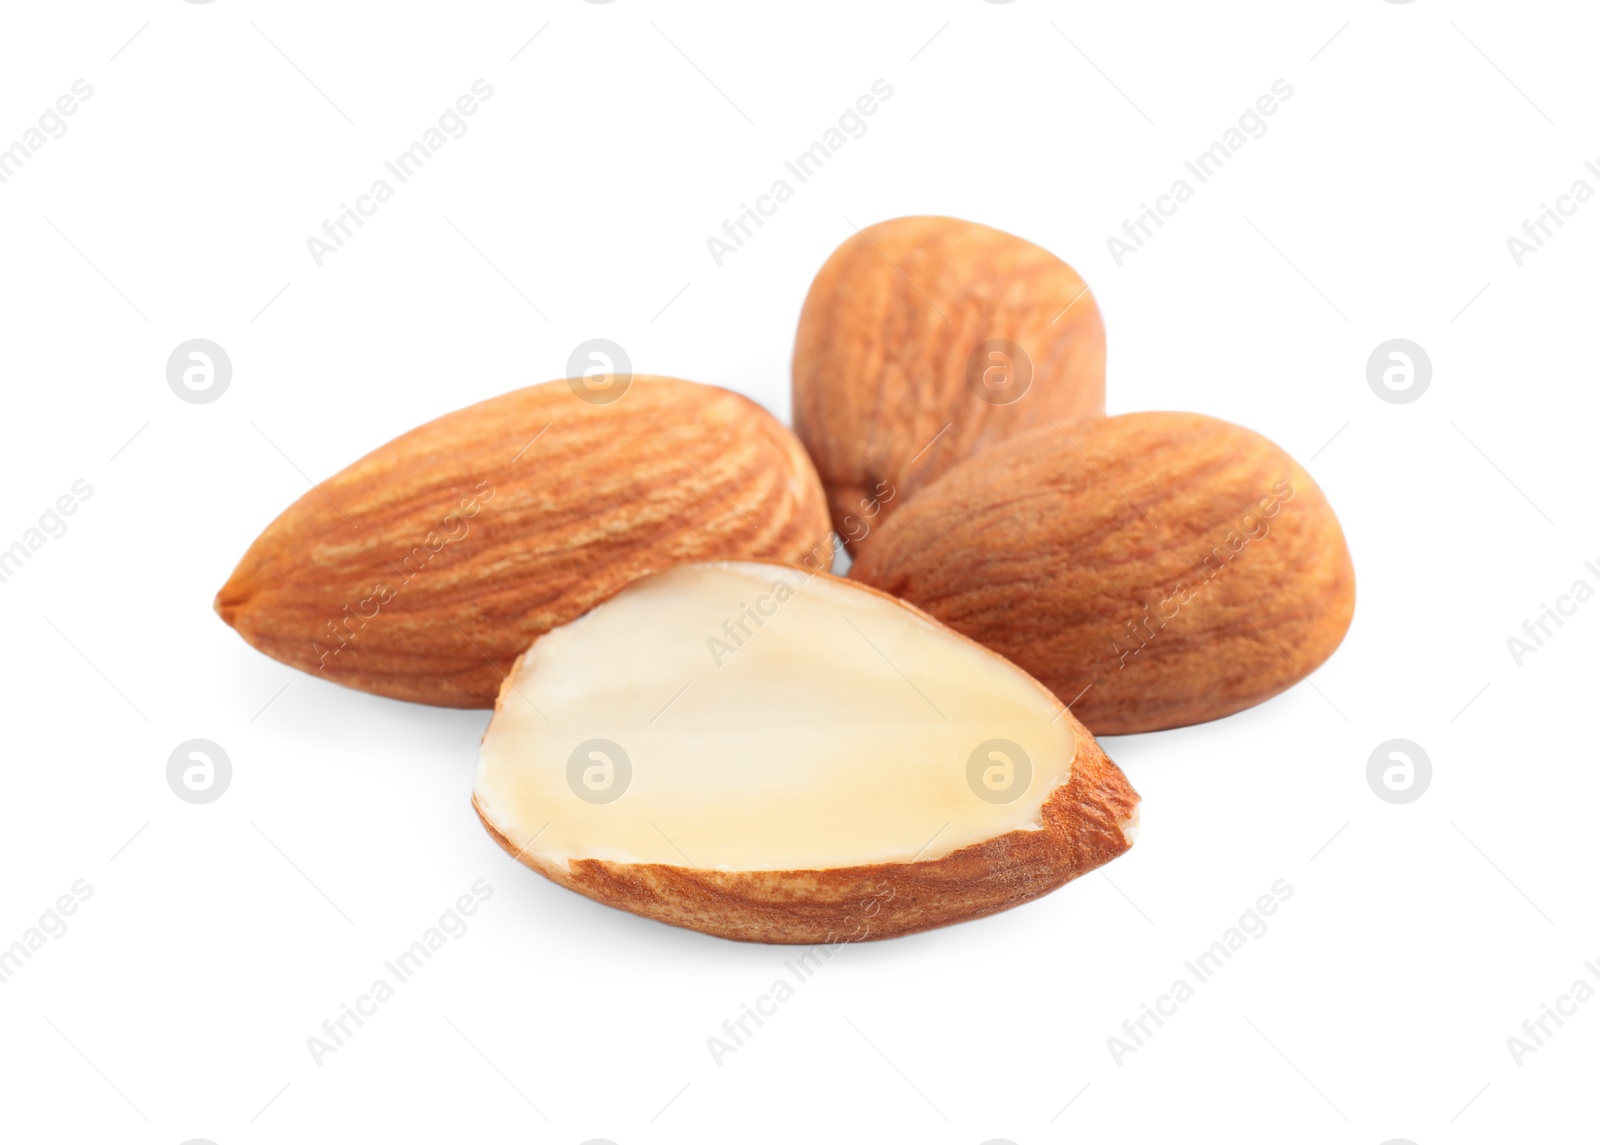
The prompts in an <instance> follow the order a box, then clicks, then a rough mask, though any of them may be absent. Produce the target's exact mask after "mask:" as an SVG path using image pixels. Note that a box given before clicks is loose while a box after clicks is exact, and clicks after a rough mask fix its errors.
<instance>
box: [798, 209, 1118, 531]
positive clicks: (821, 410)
mask: <svg viewBox="0 0 1600 1145" xmlns="http://www.w3.org/2000/svg"><path fill="white" fill-rule="evenodd" d="M1105 360H1106V343H1105V329H1104V327H1103V326H1102V324H1101V321H1100V310H1099V308H1098V307H1097V306H1096V305H1095V301H1094V296H1093V295H1091V294H1090V293H1089V289H1088V287H1087V286H1086V285H1085V284H1084V281H1083V279H1081V278H1079V277H1078V275H1077V273H1076V272H1075V271H1074V270H1073V269H1072V268H1071V267H1070V266H1068V265H1067V264H1066V263H1064V262H1062V261H1061V260H1060V259H1059V258H1057V257H1056V256H1055V255H1053V254H1051V253H1050V252H1049V251H1047V250H1044V249H1043V248H1041V247H1037V246H1035V245H1034V244H1033V243H1031V242H1028V241H1026V240H1025V239H1020V238H1017V237H1016V236H1015V235H1009V234H1006V233H1005V232H1004V231H997V230H995V229H993V228H992V227H985V226H981V225H979V224H977V223H969V222H964V221H962V220H960V219H946V218H937V217H924V218H904V219H891V220H889V221H888V222H883V223H878V224H876V225H874V226H870V227H868V228H867V229H866V230H864V231H860V232H858V233H857V234H856V235H855V236H854V237H853V238H850V239H849V240H847V241H846V242H845V243H844V244H843V245H842V246H840V247H839V249H838V250H836V251H834V252H833V254H832V255H831V256H830V257H829V258H828V261H827V262H826V263H825V264H824V265H823V267H822V270H821V271H819V272H818V274H817V277H816V281H814V282H813V283H812V284H811V292H810V293H809V294H808V295H807V296H806V301H805V307H804V309H803V310H802V311H801V314H800V328H799V332H798V333H797V334H796V336H795V347H794V424H795V432H796V433H798V434H799V435H800V440H801V441H803V442H805V444H806V448H807V449H808V450H810V452H811V457H812V460H814V461H815V462H816V464H817V469H818V471H819V472H820V473H821V475H822V484H823V487H824V488H825V489H826V490H827V491H828V505H829V508H830V510H831V512H832V514H833V523H834V528H835V529H836V530H837V531H838V533H839V535H840V536H841V537H843V538H844V539H845V542H846V543H847V544H848V545H850V546H851V547H852V548H853V547H854V545H855V543H856V542H857V541H859V540H860V539H861V538H862V537H864V536H865V535H866V533H867V531H868V530H869V529H871V528H873V527H876V526H877V525H878V524H881V523H882V522H883V521H885V520H887V519H888V518H889V516H890V515H891V514H893V513H894V512H895V511H896V510H898V509H899V508H900V506H901V505H903V504H905V502H906V501H907V500H908V499H909V498H910V496H911V495H912V494H913V493H914V492H916V490H917V489H919V488H921V487H922V486H924V485H926V484H927V483H928V482H930V481H932V480H933V479H934V478H936V477H938V476H939V475H940V474H941V473H943V472H944V471H945V470H946V469H949V468H950V467H951V466H952V465H954V464H956V463H957V462H959V461H962V460H963V459H965V458H967V457H970V456H972V455H973V454H975V453H977V452H978V451H979V450H981V449H984V448H987V447H990V446H992V445H993V444H994V443H995V442H998V441H1002V440H1004V439H1005V438H1007V437H1010V436H1012V435H1014V434H1017V433H1020V432H1023V431H1025V430H1030V429H1033V428H1035V427H1037V426H1042V425H1046V424H1048V423H1049V422H1050V421H1056V422H1060V423H1066V422H1070V421H1075V420H1077V419H1079V418H1083V417H1090V416H1100V415H1102V414H1104V413H1105Z"/></svg>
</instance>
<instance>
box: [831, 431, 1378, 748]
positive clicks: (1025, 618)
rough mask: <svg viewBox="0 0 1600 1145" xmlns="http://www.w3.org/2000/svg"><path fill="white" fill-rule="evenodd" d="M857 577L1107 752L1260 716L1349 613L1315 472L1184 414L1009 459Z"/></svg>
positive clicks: (978, 463) (983, 461) (957, 478)
mask: <svg viewBox="0 0 1600 1145" xmlns="http://www.w3.org/2000/svg"><path fill="white" fill-rule="evenodd" d="M850 575H851V577H852V578H854V579H856V580H860V581H862V582H863V583H866V584H870V585H873V586H875V587H877V588H880V589H883V590H884V591H886V592H892V593H895V594H896V595H898V596H903V597H905V598H906V599H907V600H909V601H911V602H912V603H913V604H915V605H917V606H918V607H920V608H923V609H926V610H927V611H928V612H929V613H931V614H932V615H934V616H936V617H938V618H939V619H940V620H942V621H943V622H944V623H946V624H948V625H950V626H951V627H952V628H954V629H955V630H956V631H958V632H962V633H965V634H966V635H967V636H970V637H972V638H973V639H974V640H977V641H979V642H981V643H983V644H985V645H987V646H988V647H990V648H992V649H994V650H995V651H996V652H999V653H1000V654H1001V655H1003V656H1005V657H1007V658H1009V659H1010V660H1012V661H1014V662H1015V663H1016V664H1018V665H1019V666H1021V667H1022V668H1023V669H1025V670H1026V671H1028V672H1030V673H1032V674H1033V675H1034V676H1036V677H1037V678H1038V679H1039V680H1040V681H1042V682H1043V683H1044V684H1045V686H1047V687H1049V688H1051V689H1052V690H1053V691H1054V692H1055V693H1056V695H1057V696H1060V697H1062V698H1063V699H1064V700H1066V701H1067V702H1069V703H1070V704H1071V705H1072V710H1073V712H1074V713H1075V714H1076V715H1077V716H1078V717H1079V718H1080V719H1082V720H1083V722H1084V723H1085V724H1086V725H1087V726H1088V727H1089V728H1091V729H1093V731H1094V732H1095V734H1097V735H1120V734H1124V733H1128V732H1143V731H1154V730H1157V729H1160V728H1172V727H1180V726H1182V725H1184V724H1193V723H1199V722H1201V721H1204V720H1213V719H1217V718H1218V717H1220V716H1225V715H1228V714H1230V713H1232V712H1237V711H1239V710H1240V709H1242V708H1247V707H1249V706H1250V705H1252V704H1258V703H1260V702H1261V701H1262V700H1265V699H1267V698H1268V697H1269V696H1274V695H1276V694H1277V693H1279V692H1281V691H1283V690H1284V689H1285V688H1287V687H1289V686H1290V685H1291V684H1294V683H1295V682H1296V681H1298V680H1300V679H1301V678H1302V677H1304V676H1305V675H1306V673H1308V672H1310V671H1311V670H1312V669H1313V668H1315V667H1317V665H1319V664H1321V663H1322V662H1323V661H1324V660H1326V659H1327V658H1328V656H1329V655H1331V654H1332V652H1333V650H1334V649H1335V648H1336V647H1338V645H1339V642H1340V640H1342V639H1343V638H1344V634H1345V630H1346V629H1347V628H1349V626H1350V617H1351V613H1352V611H1353V609H1354V607H1355V573H1354V570H1353V569H1352V567H1351V564H1350V553H1349V550H1348V549H1347V548H1346V547H1345V540H1344V534H1343V532H1342V531H1341V530H1340V528H1339V522H1338V519H1337V518H1336V517H1335V516H1334V514H1333V510H1332V509H1331V508H1330V507H1329V505H1328V502H1327V500H1326V499H1325V498H1324V497H1323V495H1322V491H1321V490H1320V489H1318V488H1317V485H1316V483H1315V482H1314V481H1312V480H1311V478H1310V476H1308V475H1307V474H1306V472H1305V470H1303V469H1302V468H1300V466H1299V465H1297V464H1295V462H1294V460H1293V459H1292V458H1290V457H1289V455H1288V454H1286V453H1284V452H1283V450H1281V449H1279V448H1278V447H1277V446H1276V445H1274V444H1273V443H1272V442H1270V441H1268V440H1267V439H1266V438H1264V437H1261V436H1260V435H1259V434H1255V433H1252V432H1250V431H1249V430H1246V429H1241V428H1239V427H1238V426H1235V425H1230V424H1228V423H1227V422H1224V421H1218V420H1216V419H1215V418H1209V417H1202V416H1200V415H1199V414H1189V413H1136V414H1126V415H1123V416H1121V417H1114V418H1109V419H1106V420H1103V421H1096V422H1088V423H1085V424H1083V425H1081V426H1079V427H1075V428H1070V429H1069V428H1052V429H1044V430H1041V431H1038V432H1036V433H1032V434H1028V435H1026V436H1023V437H1018V438H1015V439H1013V440H1011V441H1008V442H1007V443H1005V445H1004V446H1001V447H999V448H997V449H995V450H994V451H993V452H991V453H987V454H984V455H983V456H981V457H977V458H974V459H972V460H971V461H968V462H966V463H965V464H963V465H960V466H957V467H956V468H954V469H952V470H950V472H948V473H946V474H945V475H944V477H942V478H941V479H940V480H939V481H937V482H935V483H934V484H932V485H930V486H928V488H927V489H925V490H923V491H922V492H921V493H919V494H918V495H917V496H916V497H915V498H913V499H912V500H911V501H910V502H909V503H908V504H907V505H906V506H905V507H904V508H903V509H902V510H901V511H900V512H899V513H898V514H896V516H895V517H894V519H893V520H892V521H890V522H889V523H888V524H886V525H884V526H883V527H882V528H880V529H877V530H874V532H873V534H872V536H871V537H870V538H869V539H868V541H867V542H866V544H864V545H863V546H862V547H861V551H860V553H859V555H858V557H857V560H856V563H855V564H854V565H853V566H852V568H851V570H850Z"/></svg>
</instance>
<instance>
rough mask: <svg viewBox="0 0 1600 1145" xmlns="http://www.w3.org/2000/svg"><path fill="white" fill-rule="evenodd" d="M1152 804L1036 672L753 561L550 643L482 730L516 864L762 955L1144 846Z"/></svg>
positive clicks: (877, 933)
mask: <svg viewBox="0 0 1600 1145" xmlns="http://www.w3.org/2000/svg"><path fill="white" fill-rule="evenodd" d="M1138 798H1139V797H1138V796H1137V795H1136V794H1135V793H1134V791H1133V789H1132V788H1131V787H1129V785H1128V781H1127V780H1126V778H1124V777H1123V775H1122V772H1121V771H1119V770H1118V769H1117V767H1116V765H1115V764H1113V763H1112V762H1111V761H1110V760H1109V759H1107V758H1106V756H1105V753H1104V752H1102V751H1101V750H1100V747H1099V745H1098V744H1096V743H1095V741H1094V737H1092V736H1091V735H1090V734H1089V733H1088V732H1087V731H1086V730H1085V729H1084V728H1083V726H1082V725H1081V724H1079V723H1078V721H1077V720H1075V719H1074V718H1073V717H1072V715H1071V713H1069V712H1067V711H1066V709H1065V708H1064V707H1063V706H1062V705H1061V704H1060V703H1059V702H1058V701H1057V700H1056V699H1055V697H1054V696H1052V695H1051V694H1050V693H1049V692H1048V691H1046V690H1045V689H1044V688H1043V687H1042V686H1041V685H1040V684H1039V683H1038V682H1037V681H1035V680H1032V679H1030V678H1029V677H1028V675H1027V674H1026V673H1025V672H1023V671H1022V670H1021V669H1019V668H1017V667H1016V666H1015V665H1013V664H1009V663H1007V662H1006V661H1005V660H1003V659H1001V658H1000V657H999V656H996V655H995V654H994V653H992V652H989V651H987V650H985V649H983V648H981V647H979V646H978V645H977V644H974V643H973V642H971V641H970V640H967V639H965V638H964V637H961V636H959V635H957V634H956V633H954V632H952V631H950V630H949V629H948V628H946V627H944V625H942V624H940V623H938V622H937V621H935V620H933V619H932V618H931V617H928V616H927V615H925V614H924V613H922V612H919V611H918V610H917V609H915V608H912V607H911V606H910V605H907V604H905V603H904V602H902V601H899V600H896V599H894V598H893V597H889V596H886V595H884V594H882V593H879V592H875V591H873V590H871V589H869V588H866V587H864V586H862V585H858V584H853V583H851V582H850V581H847V580H843V579H840V578H838V577H832V576H828V575H827V574H825V573H808V572H805V571H803V570H799V569H794V568H789V567H784V566H780V565H773V564H761V563H754V562H720V563H706V564H697V565H689V566H683V567H679V568H675V569H672V570H670V571H668V572H665V573H661V574H659V575H656V576H653V577H650V578H648V579H645V580H640V581H636V582H635V583H634V584H632V585H630V586H629V587H628V588H626V589H624V590H623V591H622V592H621V593H619V594H618V595H617V596H615V597H614V598H612V599H611V600H609V601H607V602H605V603H603V604H601V605H599V606H597V607H596V608H595V609H593V610H592V611H591V612H589V613H588V614H587V615H585V616H582V617H580V618H579V619H577V620H575V621H573V622H572V623H570V624H567V625H564V626H562V627H559V628H555V629H552V630H551V631H550V632H547V633H546V634H545V635H543V636H541V637H540V638H539V639H538V640H537V641H536V642H535V643H534V644H533V646H532V647H531V648H529V649H528V651H527V653H526V654H525V655H523V656H522V658H521V659H520V660H519V661H518V662H517V665H516V667H515V668H514V669H513V671H512V673H511V676H510V678H509V679H508V680H507V681H506V685H505V688H504V690H503V691H502V692H501V693H500V699H499V703H498V704H497V705H496V707H495V714H494V718H493V719H492V720H491V721H490V724H489V730H488V731H487V733H485V735H484V738H483V746H482V748H481V750H480V754H479V760H478V770H477V779H476V782H475V784H474V792H473V804H474V806H475V807H476V808H477V811H478V814H479V816H480V817H481V818H482V820H483V822H484V825H485V826H486V827H487V828H488V830H489V833H490V834H491V835H492V836H493V838H494V839H495V841H496V842H498V843H499V844H500V845H501V846H502V847H503V848H505V850H506V851H508V852H509V853H510V854H512V855H513V856H514V857H515V858H517V859H518V860H520V861H521V862H523V863H525V864H527V865H528V866H529V867H531V868H533V869H534V870H536V871H538V872H539V873H540V874H543V875H545V876H546V877H547V878H549V879H551V880H553V881H555V882H557V883H559V884H560V885H562V886H564V887H568V888H570V889H572V890H574V891H577V892H579V893H580V894H584V895H587V896H589V897H590V898H593V899H595V900H597V901H599V902H602V903H605V904H607V905H609V906H613V907H618V908H620V909H622V910H628V911H632V912H634V913H635V914H640V915H644V916H645V917H647V918H653V919H658V920H660V921H662V922H668V923H672V924H673V925H676V926H684V927H689V928H692V929H694V930H700V931H704V932H705V933H707V934H714V935H720V936H722V937H725V938H736V939H744V940H748V941H754V942H780V943H836V942H851V941H861V940H864V939H877V938H890V937H893V936H894V935H897V934H906V933H909V932H911V931H917V930H926V929H928V928H930V927H936V926H943V925H946V924H948V923H953V922H960V921H962V920H964V919H969V918H975V917H977V916H979V915H985V914H990V913H993V912H994V911H998V910H1003V909H1005V908H1007V907H1010V906H1015V905H1017V904H1018V903H1022V902H1025V901H1027V900H1029V899H1032V898H1036V897H1038V896H1040V895H1043V894H1045V893H1046V892H1048V891H1050V890H1053V889H1054V888H1056V887H1058V886H1060V885H1061V884H1062V883H1065V882H1067V881H1068V880H1069V879H1073V878H1076V877H1077V876H1079V875H1082V874H1084V873H1085V872H1087V871H1090V870H1093V869H1094V868H1095V867H1098V866H1100V865H1101V864H1103V863H1106V862H1108V861H1110V860H1111V859H1113V858H1115V857H1116V856H1118V855H1120V854H1121V853H1122V852H1123V851H1125V850H1127V849H1128V847H1129V845H1130V844H1131V843H1132V841H1133V836H1134V833H1135V830H1136V826H1137V816H1138Z"/></svg>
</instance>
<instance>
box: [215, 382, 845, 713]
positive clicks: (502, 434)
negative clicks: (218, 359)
mask: <svg viewBox="0 0 1600 1145" xmlns="http://www.w3.org/2000/svg"><path fill="white" fill-rule="evenodd" d="M828 533H829V530H828V521H827V510H826V507H825V504H824V501H823V496H822V489H821V487H820V485H819V484H818V481H817V476H816V473H815V471H814V470H813V469H812V468H811V464H810V462H809V461H808V460H807V458H806V456H805V452H804V450H803V449H802V448H801V446H800V443H799V442H798V441H797V440H796V439H795V438H794V436H793V435H792V434H790V433H789V432H788V430H786V429H784V428H783V426H781V425H780V424H778V422H777V421H776V420H774V419H773V418H772V417H771V416H770V415H769V414H767V413H766V412H765V411H764V410H762V409H761V408H760V407H759V406H757V405H756V404H754V403H753V402H751V401H749V400H748V399H746V398H743V397H740V396H739V395H737V394H734V393H731V392H729V391H727V390H723V389H719V388H717V387H714V386H703V385H697V384H695V383H693V382H685V381H679V380H676V379H672V378H652V377H636V378H634V379H633V381H632V384H631V387H630V388H629V389H628V391H627V392H626V393H625V394H624V395H623V397H622V398H621V399H620V400H617V401H615V402H614V403H612V404H606V405H597V404H591V403H589V402H587V401H584V400H581V399H580V398H578V397H577V396H576V395H575V394H574V391H573V389H572V388H571V387H570V386H569V385H568V383H567V382H565V381H557V382H548V383H545V384H543V385H538V386H530V387H528V388H527V389H522V390H517V391H515V392H513V393H509V394H505V395H502V396H500V397H497V398H492V399H490V400H488V401H485V402H480V403H478V404H477V405H474V406H469V407H468V408H466V409H463V410H458V411H456V412H455V413H451V414H447V415H445V416H444V417H441V418H439V419H437V420H435V421H432V422H429V423H428V424H427V425H424V426H422V427H421V428H419V429H415V430H412V431H411V432H410V433H407V434H404V435H402V436H401V437H398V438H396V439H395V440H394V441H391V442H389V443H388V444H387V445H384V446H382V447H380V448H379V449H377V450H374V451H373V452H372V453H370V454H368V455H367V456H366V457H364V458H362V459H361V460H360V461H358V462H356V463H355V464H354V465H351V466H350V467H349V468H347V469H345V470H343V471H342V472H340V473H338V474H336V475H335V476H333V477H331V478H329V479H328V480H326V481H323V482H320V483H319V487H318V488H317V489H314V490H312V491H310V492H308V493H307V494H306V495H305V496H304V497H301V498H300V500H298V501H297V502H295V503H294V504H293V505H292V506H290V507H289V509H287V510H286V511H285V512H284V513H283V514H282V515H281V516H280V517H279V518H278V519H277V520H276V521H274V522H273V523H272V524H271V525H270V526H268V528H267V530H266V531H265V532H264V533H262V534H261V536H260V537H259V538H257V540H256V541H255V543H254V544H253V545H251V546H250V549H249V551H248V552H246V553H245V555H244V558H243V560H241V561H240V562H239V566H238V568H237V569H235V570H234V573H233V576H232V577H230V578H229V580H228V583H227V584H226V585H224V586H223V588H222V591H221V592H219V593H218V594H217V600H216V608H217V612H218V613H220V614H221V616H222V618H223V619H224V620H226V621H227V622H228V623H229V624H231V625H233V626H234V628H236V629H237V630H238V632H239V634H240V635H241V636H243V637H244V638H245V639H246V640H247V641H249V642H250V643H251V644H252V645H254V646H255V647H256V648H258V649H260V650H261V651H263V652H265V653H267V655H269V656H272V657H274V658H276V659H278V660H282V661H283V662H284V663H286V664H291V665H293V666H295V667H297V668H301V669H303V670H305V671H307V672H312V673H315V674H318V675H321V676H324V677H326V678H327V679H330V680H333V681H336V682H338V683H341V684H345V685H347V686H349V687H352V688H360V689H362V690H364V691H369V692H376V693H378V694H379V695H384V696H392V697H395V698H397V699H403V700H417V701H421V702H423V703H430V704H440V705H446V706H450V707H468V708H471V707H485V708H486V707H492V706H493V704H494V700H495V696H496V695H497V694H498V693H499V690H500V686H501V682H502V681H503V680H504V679H505V674H506V673H507V672H508V671H509V670H510V668H511V665H512V662H513V661H514V660H515V659H516V657H517V656H518V655H519V654H520V653H521V652H522V651H523V650H524V649H526V648H527V647H528V645H529V644H531V643H532V642H533V640H534V639H535V638H536V637H537V636H539V635H540V634H541V633H543V632H545V631H548V630H549V629H550V628H553V627H555V626H556V625H559V624H564V623H566V622H567V621H569V620H571V619H573V618H574V617H576V616H579V615H581V614H582V613H583V612H585V611H586V610H588V609H589V608H590V607H591V606H593V605H594V604H596V603H597V602H599V601H601V600H604V599H606V598H607V597H609V596H611V595H613V594H614V593H616V592H617V591H618V590H619V589H621V588H622V587H623V586H625V585H627V584H628V583H629V582H631V581H633V580H635V579H636V578H638V577H641V576H644V575H646V574H649V573H652V572H656V571H659V570H661V569H664V568H669V567H671V566H673V565H677V564H682V563H685V562H689V561H697V560H705V559H711V558H746V557H750V558H760V559H768V560H776V561H783V562H794V561H801V560H809V561H810V562H811V563H812V564H813V565H815V566H816V567H822V568H826V567H827V566H828V564H829V563H830V560H831V555H832V548H831V541H830V540H829V537H828Z"/></svg>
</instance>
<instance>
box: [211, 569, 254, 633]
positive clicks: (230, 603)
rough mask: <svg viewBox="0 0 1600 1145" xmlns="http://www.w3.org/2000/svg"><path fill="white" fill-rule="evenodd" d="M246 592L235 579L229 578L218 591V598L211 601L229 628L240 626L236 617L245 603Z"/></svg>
mask: <svg viewBox="0 0 1600 1145" xmlns="http://www.w3.org/2000/svg"><path fill="white" fill-rule="evenodd" d="M245 596H246V593H245V592H244V590H243V589H242V588H241V587H240V586H239V585H237V584H235V583H234V581H233V580H231V579H230V580H229V581H228V583H227V584H225V585H223V586H222V588H221V589H219V590H218V591H217V596H216V599H215V600H213V601H212V602H211V607H212V608H213V609H215V610H216V613H217V615H218V616H220V617H222V622H223V623H224V624H226V625H227V626H228V627H229V628H238V627H239V626H238V625H237V624H235V623H234V619H235V618H236V617H237V616H238V615H239V609H240V606H241V605H243V604H244V599H245Z"/></svg>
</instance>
